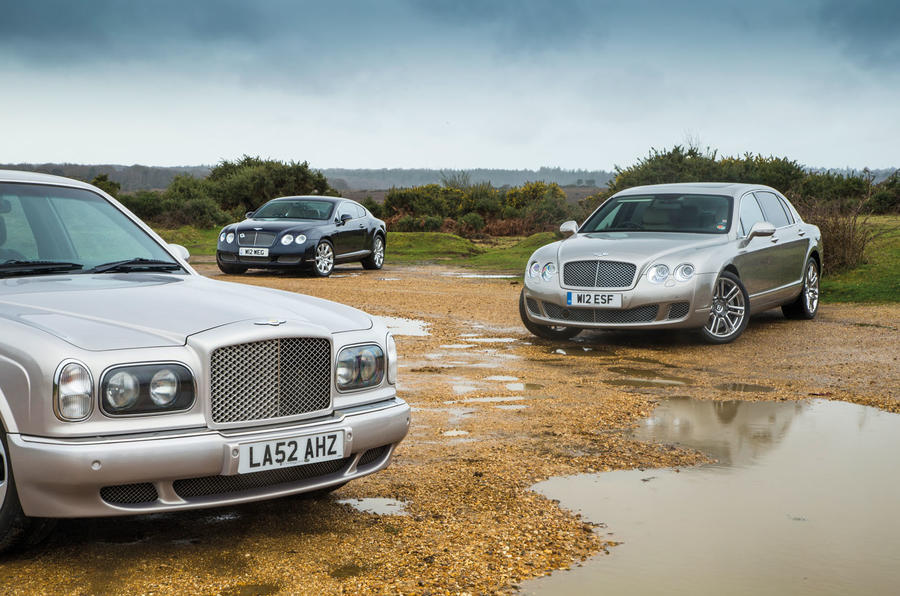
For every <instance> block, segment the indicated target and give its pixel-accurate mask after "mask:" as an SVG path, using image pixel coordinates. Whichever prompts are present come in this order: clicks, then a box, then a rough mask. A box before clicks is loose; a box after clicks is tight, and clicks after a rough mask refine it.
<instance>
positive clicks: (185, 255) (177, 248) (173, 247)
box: [169, 244, 191, 262]
mask: <svg viewBox="0 0 900 596" xmlns="http://www.w3.org/2000/svg"><path fill="white" fill-rule="evenodd" d="M169 250H170V251H172V252H173V253H175V256H176V257H178V258H179V259H181V260H182V261H185V262H187V261H190V260H191V253H190V252H189V251H188V249H186V248H185V247H183V246H181V245H180V244H170V245H169Z"/></svg>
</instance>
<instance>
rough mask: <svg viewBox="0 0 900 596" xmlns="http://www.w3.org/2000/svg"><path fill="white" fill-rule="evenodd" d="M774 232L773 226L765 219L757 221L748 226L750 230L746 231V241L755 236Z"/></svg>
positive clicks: (768, 234) (769, 234)
mask: <svg viewBox="0 0 900 596" xmlns="http://www.w3.org/2000/svg"><path fill="white" fill-rule="evenodd" d="M774 233H775V226H773V225H772V224H770V223H769V222H767V221H758V222H756V223H755V224H753V225H752V226H750V231H749V232H747V242H750V241H751V240H753V239H754V238H756V237H757V236H771V235H772V234H774Z"/></svg>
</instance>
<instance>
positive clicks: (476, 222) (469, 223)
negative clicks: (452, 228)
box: [457, 212, 484, 236]
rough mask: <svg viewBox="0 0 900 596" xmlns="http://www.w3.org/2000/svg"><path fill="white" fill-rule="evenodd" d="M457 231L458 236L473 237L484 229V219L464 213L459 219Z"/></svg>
mask: <svg viewBox="0 0 900 596" xmlns="http://www.w3.org/2000/svg"><path fill="white" fill-rule="evenodd" d="M457 229H458V231H459V235H460V236H474V235H475V234H477V233H478V232H480V231H481V230H483V229H484V218H483V217H481V216H480V215H478V214H477V213H474V212H473V213H466V214H465V215H463V216H462V217H460V218H459V221H458V222H457Z"/></svg>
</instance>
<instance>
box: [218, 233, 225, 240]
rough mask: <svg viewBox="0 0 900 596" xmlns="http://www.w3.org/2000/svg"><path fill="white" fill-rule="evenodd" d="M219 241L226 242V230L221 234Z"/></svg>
mask: <svg viewBox="0 0 900 596" xmlns="http://www.w3.org/2000/svg"><path fill="white" fill-rule="evenodd" d="M219 242H225V232H222V233H221V234H219Z"/></svg>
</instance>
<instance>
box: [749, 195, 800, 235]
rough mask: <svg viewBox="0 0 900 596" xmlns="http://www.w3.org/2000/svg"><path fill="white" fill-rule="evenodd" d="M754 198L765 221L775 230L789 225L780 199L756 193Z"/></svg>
mask: <svg viewBox="0 0 900 596" xmlns="http://www.w3.org/2000/svg"><path fill="white" fill-rule="evenodd" d="M755 194H756V198H757V199H758V200H759V206H760V207H762V210H763V214H765V216H766V221H768V222H769V223H770V224H772V225H773V226H775V227H776V228H783V227H784V226H787V225H790V223H791V222H790V220H788V216H787V213H785V212H784V207H783V206H782V205H781V199H779V198H778V197H777V196H775V195H773V194H772V193H770V192H756V193H755Z"/></svg>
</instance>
